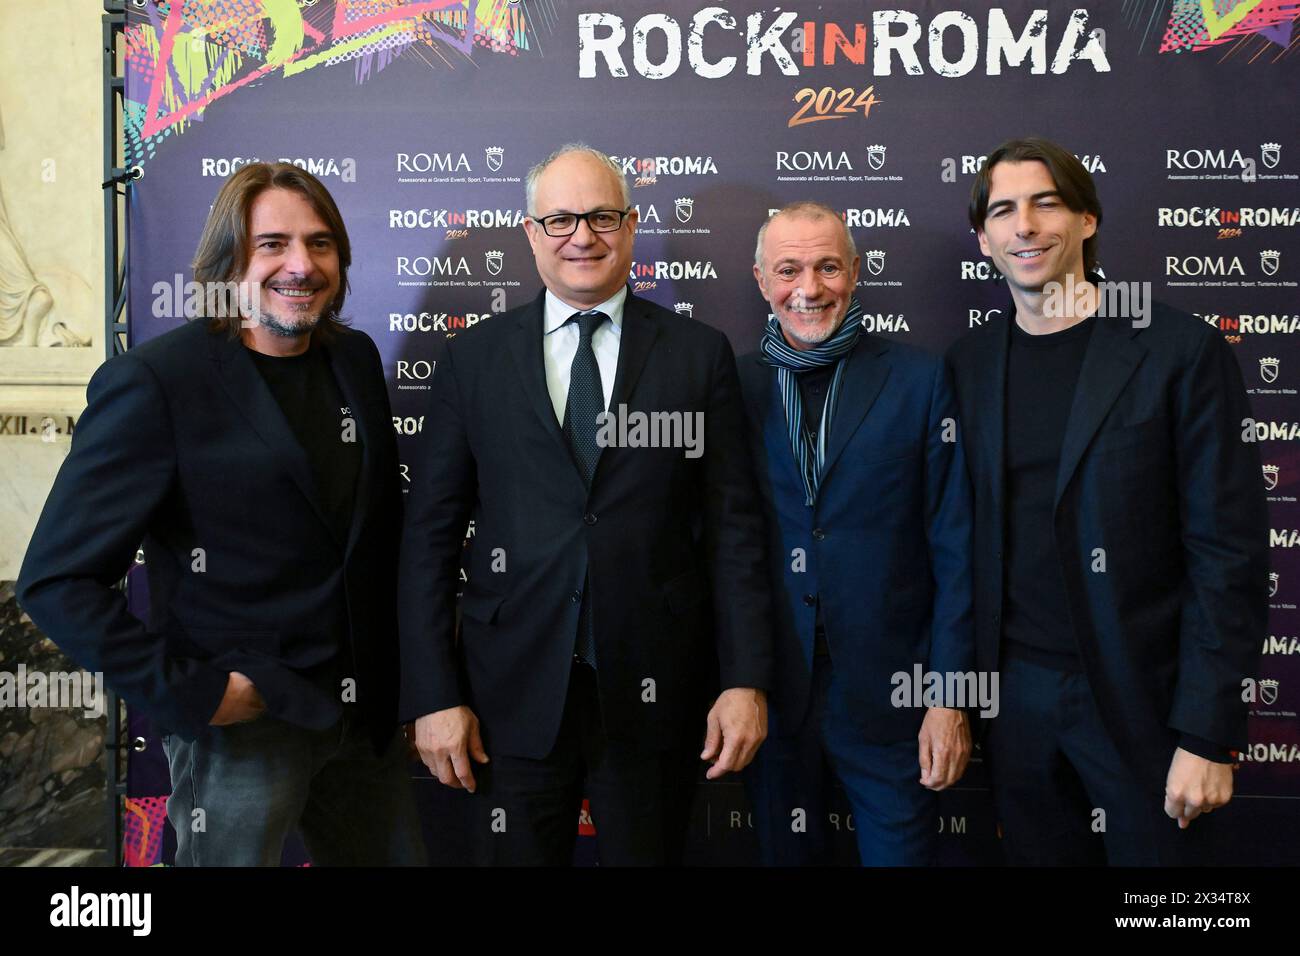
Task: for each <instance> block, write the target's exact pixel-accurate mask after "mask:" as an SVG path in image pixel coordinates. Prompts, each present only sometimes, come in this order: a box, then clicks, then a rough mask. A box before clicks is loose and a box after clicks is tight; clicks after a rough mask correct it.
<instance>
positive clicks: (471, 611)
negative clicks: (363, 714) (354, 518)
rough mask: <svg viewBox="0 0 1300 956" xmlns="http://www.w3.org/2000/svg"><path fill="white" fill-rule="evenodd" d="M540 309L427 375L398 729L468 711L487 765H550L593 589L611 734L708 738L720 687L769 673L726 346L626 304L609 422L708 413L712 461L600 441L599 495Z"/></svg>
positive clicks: (464, 339)
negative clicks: (577, 441)
mask: <svg viewBox="0 0 1300 956" xmlns="http://www.w3.org/2000/svg"><path fill="white" fill-rule="evenodd" d="M543 307H544V292H543V293H542V294H540V295H538V297H537V298H536V299H534V300H533V301H532V302H530V303H529V304H527V305H524V306H521V307H519V308H516V309H512V310H511V311H509V312H506V313H504V314H502V315H500V316H497V317H494V318H493V319H491V320H490V321H488V322H484V323H482V324H480V325H477V326H475V327H473V328H471V329H469V330H468V331H466V332H463V333H460V334H458V335H457V336H456V337H455V338H453V339H451V340H449V341H448V342H447V345H446V349H445V351H444V352H443V353H442V354H441V357H440V358H439V361H438V364H437V366H436V370H435V372H434V376H433V383H434V387H433V391H432V392H431V393H430V398H429V409H428V413H427V414H426V416H425V426H424V432H425V439H424V447H423V449H422V453H421V455H420V457H419V459H418V461H417V464H416V465H415V466H414V467H413V469H412V471H411V495H410V500H409V502H408V503H407V520H406V529H405V533H404V536H403V539H402V560H401V566H402V567H401V577H400V581H401V583H400V595H401V596H400V619H401V628H400V630H401V639H402V701H401V714H402V717H403V719H407V720H410V719H414V718H416V717H419V716H421V715H424V714H428V713H431V712H433V711H438V710H443V709H445V708H448V707H454V706H458V705H461V704H468V705H469V706H471V707H473V708H474V710H475V713H476V714H477V715H478V716H479V718H480V720H481V722H482V727H483V734H484V738H485V745H486V746H487V747H488V752H489V754H494V753H505V754H509V755H514V756H523V757H529V758H534V759H536V758H541V757H544V756H545V755H546V754H547V753H548V752H549V751H550V749H551V747H552V745H553V743H554V741H555V739H556V734H557V732H558V730H559V725H560V717H561V715H562V713H563V708H564V699H565V693H566V688H567V686H568V680H569V672H570V667H571V663H572V660H573V652H574V641H575V638H576V636H577V627H578V612H579V607H580V603H581V598H582V590H583V585H584V577H586V576H588V575H589V582H590V584H589V586H590V588H591V613H592V614H593V623H594V629H595V637H596V656H597V661H598V664H599V668H598V684H599V692H600V702H601V712H602V715H603V718H604V723H605V729H606V732H607V733H608V735H609V736H610V737H611V738H615V739H628V740H633V741H637V742H640V743H641V744H643V745H645V746H648V747H651V748H655V749H667V748H669V747H673V746H677V745H679V744H680V742H681V741H682V740H683V739H685V738H684V735H686V736H690V735H692V734H693V735H695V737H697V738H699V739H700V740H702V736H703V732H704V728H703V723H702V721H703V716H704V706H705V704H706V702H707V699H708V696H709V694H710V693H712V692H714V691H716V688H717V686H718V678H719V677H720V679H721V686H722V687H758V688H762V689H767V688H768V685H769V682H770V679H771V653H772V651H771V632H770V629H769V627H770V625H769V607H770V605H769V597H768V592H767V585H766V580H765V577H764V567H763V558H764V555H763V524H762V518H761V514H760V511H759V504H758V499H757V494H756V491H755V488H754V476H753V473H752V472H751V470H750V463H749V456H748V451H747V445H746V442H745V436H744V431H743V429H744V409H743V408H742V405H741V398H740V390H739V387H738V385H737V381H736V367H735V360H734V358H733V356H732V352H731V347H730V345H728V343H727V340H726V338H725V336H723V335H722V333H720V332H718V331H716V330H715V329H712V328H710V327H708V326H706V325H704V324H702V323H700V322H697V321H694V320H692V319H688V318H684V317H683V316H680V315H677V314H675V313H673V312H669V311H668V310H666V309H663V308H661V307H659V306H657V305H654V304H652V303H650V302H647V301H645V300H644V299H639V298H637V297H636V296H633V295H631V294H629V295H628V297H627V300H626V304H625V306H624V310H623V327H622V333H621V339H620V346H619V355H618V372H617V375H616V377H615V381H614V388H613V400H612V402H611V410H613V411H617V409H618V408H619V406H620V405H626V406H627V407H628V410H629V411H644V412H685V413H693V412H702V413H703V415H704V449H703V455H702V456H700V457H698V458H687V457H686V456H685V454H684V452H683V450H682V449H681V448H647V447H641V448H631V447H607V448H605V449H604V450H603V452H602V454H601V457H600V461H599V463H598V465H597V469H596V473H595V477H594V479H593V482H592V488H591V492H590V494H588V493H587V490H586V488H585V487H584V485H583V482H582V478H581V476H580V474H579V472H578V468H577V465H576V464H575V463H574V460H573V457H572V454H571V452H570V450H569V446H568V443H567V441H566V440H565V437H564V434H563V432H562V430H561V428H560V425H559V423H558V422H557V421H556V418H555V412H554V409H553V407H552V405H551V399H550V395H549V394H548V392H547V389H546V379H545V368H544V365H543V359H542V332H543ZM471 518H473V520H474V534H473V537H472V539H471V541H470V553H469V557H468V562H469V565H468V579H469V583H468V584H467V585H466V588H465V594H464V596H463V598H462V599H461V603H460V610H461V614H462V622H461V634H460V640H459V642H457V640H456V627H455V617H456V615H455V606H456V605H455V599H456V589H457V584H458V573H459V572H458V569H459V566H460V560H461V555H462V542H463V540H464V537H465V532H466V526H467V524H468V522H469V521H470V519H471ZM692 739H695V738H692Z"/></svg>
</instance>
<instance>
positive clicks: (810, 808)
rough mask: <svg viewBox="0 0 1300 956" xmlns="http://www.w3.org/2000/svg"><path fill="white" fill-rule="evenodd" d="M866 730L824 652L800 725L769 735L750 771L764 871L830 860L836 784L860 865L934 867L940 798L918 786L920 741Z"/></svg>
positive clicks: (748, 789) (750, 792)
mask: <svg viewBox="0 0 1300 956" xmlns="http://www.w3.org/2000/svg"><path fill="white" fill-rule="evenodd" d="M860 724H861V721H859V720H855V719H853V714H852V704H851V702H849V701H848V700H846V699H845V695H843V694H842V693H840V692H839V688H838V687H837V685H836V680H835V672H834V668H833V667H832V665H831V660H830V658H829V657H827V656H824V655H818V656H817V657H816V658H814V664H813V674H812V690H811V699H810V700H809V703H808V712H807V714H806V715H805V717H804V719H803V722H802V724H801V725H800V726H799V728H798V729H797V731H795V732H794V733H793V734H790V735H783V736H781V737H769V738H768V739H767V740H766V741H765V742H764V743H763V746H761V747H760V748H759V749H758V755H757V756H756V757H755V758H754V762H753V763H751V764H750V765H749V767H748V768H746V770H745V772H744V773H745V790H746V793H747V794H748V796H749V802H750V807H751V809H752V812H753V818H754V828H755V830H756V831H757V834H758V846H759V855H760V858H761V860H762V862H763V864H764V865H765V866H816V865H825V864H829V863H831V862H833V859H834V856H833V854H834V846H833V843H832V837H833V835H834V834H833V830H832V828H831V821H830V819H829V809H828V803H829V801H828V797H829V793H830V791H831V789H832V788H833V787H834V785H835V782H836V781H837V780H838V782H839V783H840V784H841V785H842V786H843V787H844V792H845V795H846V796H847V797H848V802H849V806H850V808H851V809H852V812H853V820H852V826H853V830H854V834H855V836H856V837H857V844H858V858H859V861H860V862H861V864H862V865H863V866H928V865H931V864H933V863H934V859H935V850H936V844H937V837H936V834H937V832H938V827H939V821H938V797H937V795H936V794H935V793H934V791H932V790H927V789H926V788H925V787H923V786H921V784H920V777H921V764H920V759H919V751H918V745H917V741H916V738H911V739H908V740H903V741H899V742H897V743H889V744H873V743H868V742H867V741H865V740H863V739H862V734H861V733H860V732H859V731H858V730H856V729H855V728H857V727H859V726H860ZM801 811H802V812H801ZM846 825H847V821H846Z"/></svg>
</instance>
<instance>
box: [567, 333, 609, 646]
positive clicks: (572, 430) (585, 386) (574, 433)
mask: <svg viewBox="0 0 1300 956" xmlns="http://www.w3.org/2000/svg"><path fill="white" fill-rule="evenodd" d="M606 318H607V316H606V315H605V313H604V312H578V313H575V314H574V315H573V316H571V317H570V318H569V321H570V322H573V321H575V320H576V321H577V323H578V351H577V352H575V353H574V355H573V364H572V365H571V366H569V397H568V401H566V402H565V405H564V436H565V438H567V439H568V440H569V448H570V449H572V451H573V460H574V461H575V462H577V465H578V471H579V472H580V473H581V474H582V482H583V484H584V485H586V486H587V489H588V491H590V490H591V479H592V477H593V476H594V475H595V474H596V462H597V461H598V460H599V459H600V445H599V444H598V443H597V441H596V435H597V433H598V431H599V428H600V426H599V423H598V422H597V421H596V418H597V416H599V415H600V413H601V412H603V411H604V410H605V392H604V389H603V388H602V387H601V382H600V366H599V365H597V364H596V352H595V350H594V349H592V347H591V337H592V336H593V335H595V333H596V329H598V328H600V324H601V323H602V322H604V321H605V319H606ZM574 652H575V654H576V655H577V657H578V660H580V661H582V662H583V663H585V664H590V665H591V666H592V667H595V666H596V632H595V628H594V627H593V622H592V620H591V581H590V577H588V580H587V581H586V582H584V585H583V588H582V607H581V609H580V610H579V611H578V636H577V641H576V642H575V646H574Z"/></svg>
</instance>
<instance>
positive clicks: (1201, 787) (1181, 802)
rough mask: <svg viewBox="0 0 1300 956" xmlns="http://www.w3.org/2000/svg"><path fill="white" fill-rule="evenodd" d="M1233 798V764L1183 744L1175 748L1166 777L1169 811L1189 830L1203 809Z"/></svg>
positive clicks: (1210, 808) (1166, 795)
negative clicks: (1207, 755) (1199, 753)
mask: <svg viewBox="0 0 1300 956" xmlns="http://www.w3.org/2000/svg"><path fill="white" fill-rule="evenodd" d="M1231 799H1232V764H1230V763H1215V762H1214V761H1213V760H1206V759H1205V758H1204V757H1198V756H1196V754H1194V753H1189V752H1188V751H1186V750H1184V749H1183V748H1182V747H1179V748H1178V749H1177V750H1175V751H1174V759H1173V760H1171V761H1170V762H1169V776H1168V777H1166V778H1165V814H1166V815H1168V816H1170V817H1172V818H1173V819H1175V820H1177V821H1178V829H1180V830H1186V829H1187V827H1188V826H1189V825H1190V824H1191V822H1192V821H1193V820H1195V819H1196V818H1197V817H1198V816H1200V815H1201V814H1202V813H1209V812H1210V811H1211V810H1213V809H1214V808H1215V807H1221V806H1223V805H1224V804H1225V803H1227V802H1228V801H1229V800H1231Z"/></svg>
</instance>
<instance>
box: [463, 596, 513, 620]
mask: <svg viewBox="0 0 1300 956" xmlns="http://www.w3.org/2000/svg"><path fill="white" fill-rule="evenodd" d="M505 600H506V599H505V595H503V594H491V593H485V592H483V591H466V592H465V593H464V594H463V595H461V599H460V613H461V616H462V617H466V618H469V619H470V620H471V621H474V622H476V623H478V624H495V623H496V622H497V617H498V615H499V614H500V612H501V605H502V604H504V603H505Z"/></svg>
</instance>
